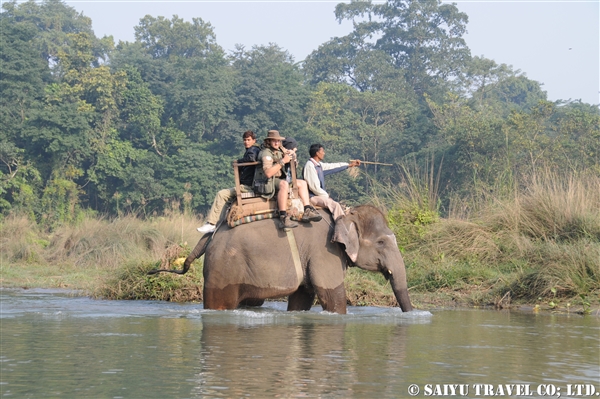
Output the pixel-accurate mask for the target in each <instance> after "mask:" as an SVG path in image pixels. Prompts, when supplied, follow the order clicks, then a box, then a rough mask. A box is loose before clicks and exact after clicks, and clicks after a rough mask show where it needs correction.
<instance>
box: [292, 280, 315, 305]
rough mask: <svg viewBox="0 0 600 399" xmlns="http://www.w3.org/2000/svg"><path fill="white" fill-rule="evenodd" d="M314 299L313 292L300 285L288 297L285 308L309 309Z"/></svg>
mask: <svg viewBox="0 0 600 399" xmlns="http://www.w3.org/2000/svg"><path fill="white" fill-rule="evenodd" d="M314 300H315V292H314V291H312V290H309V289H308V288H306V287H305V286H300V288H298V290H297V291H296V292H294V293H292V294H291V295H290V296H289V298H288V307H287V310H298V311H299V310H310V308H311V307H312V305H313V302H314Z"/></svg>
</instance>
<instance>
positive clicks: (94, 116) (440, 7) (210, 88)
mask: <svg viewBox="0 0 600 399" xmlns="http://www.w3.org/2000/svg"><path fill="white" fill-rule="evenodd" d="M2 7H3V12H2V13H0V27H1V29H0V124H1V125H2V127H3V128H2V129H1V130H0V212H2V214H8V213H11V212H18V213H23V214H26V215H28V216H29V217H31V218H33V219H36V220H37V221H39V222H42V223H45V224H46V225H48V226H49V227H52V226H55V225H57V224H60V223H67V222H74V221H76V220H78V218H79V217H80V216H81V214H82V212H98V213H101V214H107V215H120V214H122V213H123V212H129V213H134V214H138V215H143V216H151V215H160V214H163V213H165V212H168V211H170V210H172V209H173V208H179V209H186V210H188V211H193V212H205V211H206V210H207V209H208V208H209V207H210V204H211V203H212V200H213V198H214V195H215V193H216V191H217V190H219V189H221V188H224V187H228V186H231V185H232V184H233V173H232V167H231V162H232V160H234V159H236V158H237V157H238V155H239V154H240V153H241V152H242V150H243V148H242V146H241V135H242V133H243V132H244V131H246V130H253V131H255V132H256V134H257V136H258V137H259V139H262V138H264V137H265V136H266V131H267V130H269V129H272V128H276V129H278V130H280V131H281V133H282V135H284V136H291V137H294V138H296V139H297V141H298V142H299V156H300V160H301V165H302V164H303V161H305V160H306V159H307V158H308V147H309V145H310V144H313V143H321V144H323V145H324V146H325V147H326V149H327V154H328V155H327V159H326V160H325V161H326V162H327V161H331V162H335V161H348V160H349V159H356V158H360V159H362V160H365V161H372V162H375V163H390V164H393V165H394V166H393V167H380V166H378V165H371V164H369V165H366V166H363V167H361V170H362V173H361V174H360V175H359V176H358V177H351V176H349V175H347V174H338V175H336V176H335V177H332V183H330V184H328V189H329V191H330V192H331V194H332V196H334V198H336V199H337V200H340V201H342V202H346V203H348V204H356V203H358V202H362V201H365V200H367V199H368V198H369V197H370V196H371V195H372V193H373V189H374V183H375V182H377V183H378V184H383V185H387V184H389V185H394V184H397V183H398V182H400V175H401V170H402V165H404V164H406V163H411V164H412V165H416V167H421V168H429V167H430V166H431V163H432V162H433V163H434V164H435V166H436V170H439V171H440V172H439V173H440V176H439V180H440V182H441V184H440V190H441V197H442V200H444V198H445V199H447V198H449V197H450V196H452V195H456V194H457V193H458V194H460V195H470V194H473V193H474V191H475V190H479V189H492V188H494V187H497V186H498V184H501V183H502V182H503V181H504V182H506V181H508V180H510V178H511V176H514V175H515V174H518V173H530V172H531V171H532V170H535V169H536V168H539V167H551V168H562V169H564V168H567V169H568V170H570V171H575V172H578V173H594V174H599V173H600V114H599V112H598V107H597V106H596V105H590V104H583V103H581V102H568V103H567V102H562V101H557V102H549V101H548V99H547V96H546V93H545V92H544V91H543V88H542V87H543V86H542V83H540V82H536V81H533V80H531V79H529V78H527V76H526V75H525V74H524V73H523V72H521V71H518V70H517V71H515V70H513V69H512V68H511V67H509V66H507V65H505V64H499V63H497V62H496V61H494V60H490V59H486V58H484V57H472V56H471V54H470V51H469V48H468V46H467V45H466V43H465V41H464V38H463V36H464V34H465V32H466V30H465V29H466V24H467V22H468V17H467V15H466V14H464V13H461V12H459V10H458V9H457V7H456V6H455V5H453V4H448V3H442V2H441V1H438V0H422V1H414V0H388V1H387V2H385V3H373V2H371V1H351V2H350V3H340V4H338V5H337V6H336V8H335V16H336V18H337V19H338V20H339V21H342V20H351V21H353V23H354V29H353V31H352V32H350V33H349V34H348V35H346V36H344V37H335V38H332V39H331V40H329V41H327V42H326V43H323V44H322V45H320V46H319V47H318V48H317V49H315V50H314V51H313V52H312V53H311V54H310V55H309V56H308V57H307V58H306V59H305V60H302V61H301V62H296V61H295V60H294V59H293V57H292V56H291V55H290V54H289V53H288V52H287V51H286V50H285V49H282V48H281V47H279V46H278V45H276V44H274V43H271V44H269V45H263V46H254V47H252V48H249V49H246V48H244V47H238V48H236V49H235V50H234V51H232V52H231V53H230V54H227V53H226V52H225V51H224V50H223V48H222V47H221V46H219V44H218V40H217V37H216V35H215V32H214V29H213V26H212V25H211V24H210V23H209V22H207V21H204V20H202V19H201V18H200V17H197V18H191V19H190V20H185V19H183V18H180V17H179V16H177V15H173V16H171V17H170V18H169V17H165V16H151V15H146V16H145V17H144V18H142V19H141V20H140V21H139V24H138V25H137V26H135V27H134V29H135V40H134V41H133V42H120V43H119V44H118V45H116V46H115V44H114V42H113V39H112V37H110V36H109V37H103V38H98V37H96V36H95V35H94V33H93V30H92V25H91V23H92V21H91V20H90V19H89V18H87V17H85V16H84V15H82V14H80V13H78V12H76V11H75V10H74V9H73V8H71V7H69V6H67V5H66V4H65V3H63V2H62V1H61V0H44V1H41V2H34V1H29V2H26V3H17V2H16V1H12V2H6V3H3V5H2ZM440 165H441V167H440Z"/></svg>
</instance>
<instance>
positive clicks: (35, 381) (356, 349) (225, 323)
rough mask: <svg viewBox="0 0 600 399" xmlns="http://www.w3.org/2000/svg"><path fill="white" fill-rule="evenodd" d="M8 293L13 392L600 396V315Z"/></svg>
mask: <svg viewBox="0 0 600 399" xmlns="http://www.w3.org/2000/svg"><path fill="white" fill-rule="evenodd" d="M285 306H286V304H285V303H281V302H267V303H266V304H265V305H264V306H263V307H261V308H256V309H240V310H235V311H212V310H204V309H203V307H202V304H201V303H185V304H177V303H170V302H154V301H105V300H94V299H90V298H87V297H80V296H74V295H73V294H72V293H70V292H68V291H61V290H38V289H35V290H13V289H2V290H0V332H1V335H0V336H1V342H0V349H1V353H0V366H1V369H0V393H1V395H2V397H14V398H140V399H141V398H274V397H278V398H406V397H411V395H414V396H413V397H429V396H439V397H470V398H474V397H491V396H494V397H527V398H537V397H563V398H564V397H573V398H582V397H596V398H597V397H598V396H600V318H598V317H597V316H590V315H587V316H582V315H578V314H552V313H539V314H534V313H527V312H515V311H495V310H465V309H462V310H456V309H439V310H431V311H422V310H417V311H415V312H410V313H402V311H401V310H400V309H399V308H375V307H349V308H348V312H349V314H347V315H336V314H329V313H325V312H322V311H321V309H320V308H319V307H314V308H313V310H311V311H310V312H286V311H285Z"/></svg>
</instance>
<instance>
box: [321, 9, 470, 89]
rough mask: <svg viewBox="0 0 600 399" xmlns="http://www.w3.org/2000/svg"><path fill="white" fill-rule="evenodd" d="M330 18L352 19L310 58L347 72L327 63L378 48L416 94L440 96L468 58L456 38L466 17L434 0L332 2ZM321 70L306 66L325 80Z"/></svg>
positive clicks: (341, 67)
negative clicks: (339, 34) (345, 32)
mask: <svg viewBox="0 0 600 399" xmlns="http://www.w3.org/2000/svg"><path fill="white" fill-rule="evenodd" d="M335 15H336V18H337V19H338V21H340V22H341V21H342V20H345V19H346V20H352V21H353V23H354V31H353V32H351V33H350V34H349V35H348V36H346V37H344V38H341V39H340V38H335V39H333V40H332V41H331V42H329V43H328V44H326V45H324V46H321V47H320V48H319V50H317V53H316V54H315V53H313V54H312V55H311V57H312V58H313V59H317V58H322V59H324V60H326V64H329V65H331V66H334V67H336V68H337V69H338V70H341V71H344V72H346V73H347V72H348V71H350V70H351V69H353V67H352V66H344V65H343V62H342V63H340V62H338V63H335V62H333V60H334V59H335V58H336V57H338V58H339V57H340V56H341V57H344V56H347V55H350V56H351V57H350V58H351V59H353V58H354V55H356V54H358V53H360V52H364V51H369V50H380V51H382V52H384V53H385V54H387V55H388V56H389V57H391V60H392V64H393V65H394V67H395V68H397V69H400V70H402V72H403V74H404V76H405V78H406V81H407V82H408V84H409V85H410V86H411V87H412V89H413V90H414V92H415V93H416V94H417V95H419V96H423V95H424V94H429V95H430V96H435V95H436V94H437V96H439V95H440V94H443V93H444V92H445V91H446V90H445V89H446V88H448V87H450V86H451V83H452V80H453V79H454V78H457V77H458V76H460V74H461V71H462V69H463V68H464V66H465V62H466V61H467V60H468V59H469V57H470V52H469V49H468V47H467V46H466V43H465V41H464V39H463V38H462V36H463V34H464V33H465V32H466V24H467V21H468V18H467V15H466V14H464V13H461V12H459V11H458V9H457V8H456V6H455V5H452V4H442V3H441V1H438V0H420V1H416V0H389V1H387V2H385V3H382V4H373V3H372V2H371V1H351V2H350V3H340V4H338V5H337V6H336V11H335ZM332 50H333V51H332ZM319 53H322V55H320V54H319ZM322 69H323V67H322V66H312V70H313V71H319V74H320V75H321V76H326V75H327V74H326V73H324V71H323V70H322Z"/></svg>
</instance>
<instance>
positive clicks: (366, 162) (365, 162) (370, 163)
mask: <svg viewBox="0 0 600 399" xmlns="http://www.w3.org/2000/svg"><path fill="white" fill-rule="evenodd" d="M360 163H364V164H369V165H383V166H394V164H391V163H382V162H370V161H360Z"/></svg>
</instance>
